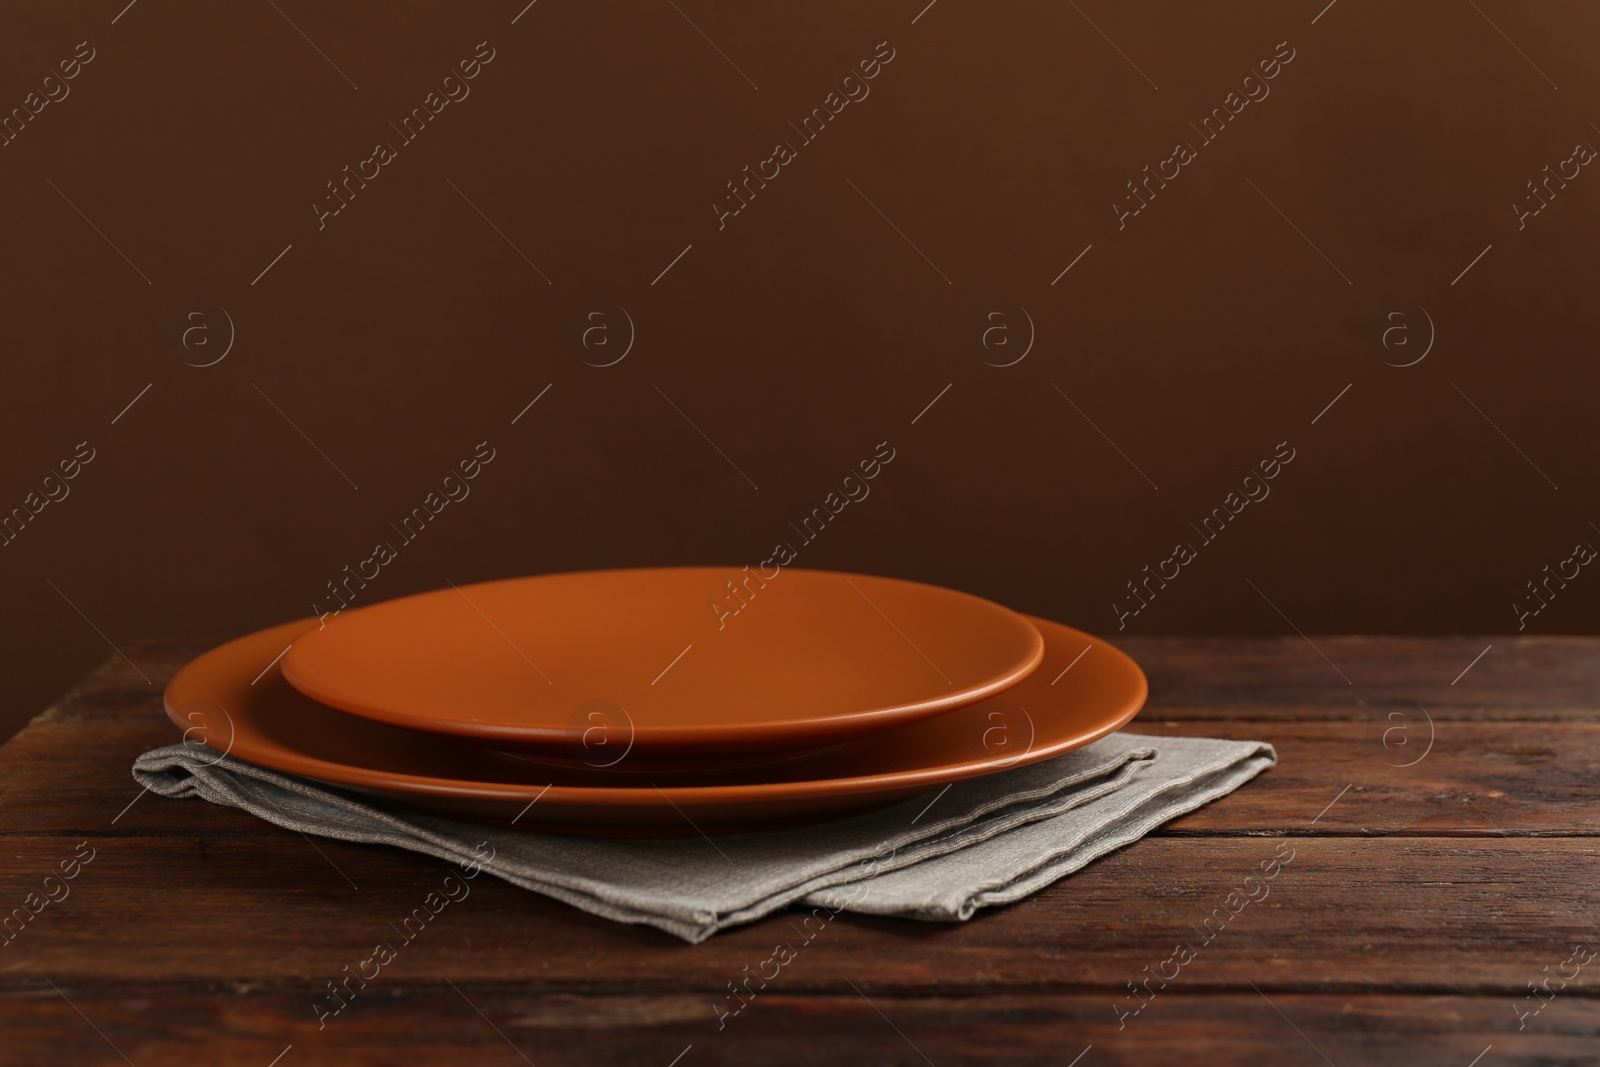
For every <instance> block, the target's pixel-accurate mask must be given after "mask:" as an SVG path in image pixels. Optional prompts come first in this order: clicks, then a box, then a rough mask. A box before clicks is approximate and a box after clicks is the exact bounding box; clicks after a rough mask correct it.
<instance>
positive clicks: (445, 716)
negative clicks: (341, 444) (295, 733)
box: [283, 567, 1043, 760]
mask: <svg viewBox="0 0 1600 1067" xmlns="http://www.w3.org/2000/svg"><path fill="white" fill-rule="evenodd" d="M1042 651H1043V645H1042V644H1041V642H1040V639H1039V635H1038V633H1037V632H1036V631H1035V630H1034V628H1033V627H1032V626H1030V625H1029V624H1028V623H1027V621H1026V620H1024V619H1023V618H1022V617H1021V616H1019V615H1017V614H1016V613H1014V612H1012V611H1009V610H1007V609H1006V608H1003V607H1001V606H1000V605H999V604H995V603H992V602H991V601H988V600H983V599H980V598H978V597H975V596H970V595H968V594H966V593H958V592H955V591H954V590H950V589H941V588H938V587H937V586H931V585H923V584H921V583H918V582H906V581H900V580H897V579H893V578H876V577H869V576H866V575H858V574H839V573H834V572H831V571H806V570H793V569H790V568H782V569H776V568H775V569H774V570H773V571H772V572H771V575H770V577H767V578H763V577H762V575H761V572H759V571H757V570H754V569H748V570H746V571H744V572H741V571H739V570H736V569H732V568H717V567H664V568H654V569H642V570H617V571H587V572H580V573H575V574H552V575H541V576H538V577H533V578H515V579H509V580H505V581H496V582H484V583H481V584H477V585H467V586H461V587H452V588H448V589H441V590H436V591H434V592H431V593H423V594H420V595H417V596H408V597H402V598H400V599H398V600H390V601H386V602H384V603H381V604H375V605H373V606H372V607H368V608H362V609H358V610H352V611H349V612H345V613H343V614H341V615H339V616H337V617H335V618H332V619H330V620H328V621H327V622H326V624H325V625H322V626H319V628H317V629H314V630H312V631H310V632H308V633H306V634H305V635H304V636H302V637H300V638H299V639H297V640H296V641H295V642H294V647H293V648H292V649H291V650H290V651H289V654H288V655H287V656H285V657H284V660H283V673H284V676H285V677H287V678H288V680H289V682H290V684H291V685H293V686H294V687H295V688H296V689H298V690H300V691H301V692H302V693H304V694H306V695H307V696H309V697H311V698H312V699H313V700H317V701H320V702H321V703H324V704H328V705H331V706H333V707H336V708H341V709H343V710H344V711H348V712H352V713H354V714H356V715H362V716H365V717H367V718H371V719H377V720H378V721H380V722H387V723H390V724H391V725H395V726H407V727H411V728H413V729H418V730H427V731H431V732H434V733H444V734H454V735H457V736H461V737H470V738H474V739H478V740H483V741H491V742H495V743H496V745H497V747H502V748H516V749H519V750H523V751H532V752H541V753H544V754H546V755H562V754H565V753H567V752H568V750H569V749H570V748H571V746H572V745H573V744H574V743H575V742H576V741H577V740H578V739H579V738H580V737H582V736H583V735H584V734H585V733H586V732H589V731H591V730H594V729H597V728H598V729H601V730H603V731H609V732H608V733H606V734H605V736H606V737H607V738H608V739H609V740H610V742H611V744H612V748H613V751H621V750H622V749H624V748H627V747H629V746H631V751H632V754H633V755H634V756H635V757H638V758H648V757H652V756H655V757H669V758H670V757H675V756H689V757H692V758H696V759H701V760H704V759H706V758H708V757H716V756H717V755H718V754H719V753H720V754H731V755H735V756H739V755H743V754H746V753H749V752H757V751H772V750H779V749H788V750H793V749H801V748H805V747H808V746H813V747H814V746H817V745H828V744H834V743H836V742H839V741H844V740H847V739H850V738H854V737H860V736H862V735H864V734H867V733H871V732H873V731H876V730H883V729H887V728H890V727H895V726H901V725H904V724H906V723H909V722H914V721H916V720H918V719H922V718H927V717H928V716H931V715H937V714H939V713H940V712H943V711H948V710H950V709H952V708H957V707H960V706H962V705H964V704H972V703H975V702H977V701H979V700H982V699H984V698H985V697H989V696H992V695H994V694H995V693H998V692H1000V691H1001V690H1004V689H1006V688H1008V687H1010V686H1011V685H1014V684H1015V683H1016V682H1018V681H1020V680H1021V679H1022V678H1024V677H1026V676H1027V675H1028V673H1029V672H1030V671H1032V670H1033V668H1034V667H1035V666H1037V665H1038V663H1039V657H1040V655H1041V653H1042ZM590 736H591V737H594V736H597V735H595V734H592V733H591V734H590Z"/></svg>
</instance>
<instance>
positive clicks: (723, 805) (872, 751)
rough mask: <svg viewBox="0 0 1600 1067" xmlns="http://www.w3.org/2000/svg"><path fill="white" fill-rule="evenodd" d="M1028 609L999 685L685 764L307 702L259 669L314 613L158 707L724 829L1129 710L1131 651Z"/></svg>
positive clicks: (637, 830) (447, 785)
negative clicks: (1024, 635)
mask: <svg viewBox="0 0 1600 1067" xmlns="http://www.w3.org/2000/svg"><path fill="white" fill-rule="evenodd" d="M1031 621H1032V625H1034V626H1036V627H1037V632H1039V633H1040V634H1042V636H1043V642H1044V646H1045V652H1044V662H1043V664H1042V666H1041V667H1040V669H1039V670H1038V671H1036V672H1034V673H1033V674H1032V675H1030V676H1029V677H1028V678H1027V679H1025V680H1024V681H1023V682H1021V683H1020V684H1018V685H1017V686H1015V687H1014V688H1012V689H1010V690H1008V691H1007V692H1005V693H1003V694H1001V695H1000V696H997V697H994V698H991V699H989V700H986V701H983V702H982V703H979V704H975V705H970V706H967V707H964V708H960V709H957V710H955V711H952V712H949V713H947V714H944V715H940V716H938V717H936V718H932V719H927V720H924V721H922V722H918V723H913V724H911V725H908V726H902V727H899V728H897V729H894V730H890V731H886V732H883V733H878V734H874V735H872V736H870V737H866V738H863V739H861V740H857V741H851V742H846V743H844V744H840V745H836V746H834V747H832V748H829V749H827V750H825V751H821V752H813V753H809V754H806V755H803V756H799V757H796V758H792V759H788V760H783V761H778V762H772V763H767V764H764V765H762V766H760V767H755V768H732V769H724V770H717V771H707V772H698V773H695V774H694V775H692V776H690V775H685V774H673V775H662V774H658V773H655V772H652V771H645V772H630V771H628V770H627V764H626V761H624V762H623V763H620V764H618V765H616V766H614V767H612V768H611V769H609V770H593V769H589V768H570V767H553V766H550V765H547V764H543V763H536V762H531V761H529V760H527V759H514V758H510V757H507V756H505V755H503V754H500V753H497V752H495V751H493V750H492V749H490V748H488V747H486V746H484V745H482V744H480V743H474V742H471V741H468V740H464V739H458V738H453V737H442V736H439V735H435V734H428V733H423V732H421V731H416V730H408V729H405V728H403V727H398V726H390V725H388V724H385V723H379V722H374V721H372V720H369V719H365V718H361V717H358V716H354V715H346V714H344V713H342V712H339V711H337V710H334V709H332V708H328V707H326V706H324V705H321V704H318V703H316V702H315V701H313V700H311V699H309V698H308V697H306V696H305V695H303V694H302V693H300V692H298V691H297V690H295V689H294V688H292V687H291V686H290V685H288V683H287V682H285V681H284V679H283V677H282V675H281V673H280V672H279V671H278V670H276V669H270V665H271V664H272V663H273V661H274V659H275V658H276V657H277V656H279V655H280V653H281V652H282V651H283V649H284V647H285V646H286V645H287V644H288V643H289V642H290V641H292V640H293V639H294V638H295V637H297V636H298V635H300V634H301V633H303V632H304V631H305V630H306V628H307V627H308V626H313V627H314V620H302V621H300V622H294V623H288V624H286V625H283V626H277V627H274V628H272V629H270V630H263V631H261V632H259V633H255V634H251V635H250V636H248V637H242V638H240V639H238V640H236V641H231V642H229V643H228V644H225V645H223V646H221V647H219V648H215V649H213V650H211V651H210V652H207V653H206V654H205V655H203V656H201V657H199V658H198V659H196V660H194V661H193V662H192V663H190V664H188V665H187V666H185V667H184V668H183V669H182V670H181V671H179V672H178V674H177V676H176V677H175V678H173V680H172V682H171V684H170V685H168V686H167V692H166V707H167V714H168V716H169V717H170V718H171V719H172V721H173V722H175V723H177V724H178V726H180V727H182V728H183V729H184V730H185V737H186V739H188V740H190V741H199V742H203V743H205V744H207V745H208V746H209V747H210V748H213V749H215V750H217V751H219V752H226V753H227V754H229V755H231V756H234V757H237V758H239V759H243V760H248V761H250V762H252V763H257V764H260V765H262V766H264V767H270V768H273V769H275V770H279V771H285V772H288V773H290V774H296V775H301V776H304V777H306V778H311V779H315V780H317V781H320V782H323V783H325V784H328V785H331V786H334V787H337V788H340V789H345V790H353V791H356V792H359V793H365V794H368V795H370V796H372V797H375V798H379V799H381V800H387V801H397V802H400V803H403V804H406V805H410V806H413V807H420V808H427V809H430V810H434V811H439V812H445V813H449V814H452V815H456V816H458V817H465V818H469V819H474V820H479V821H485V822H494V823H498V824H501V825H515V826H517V827H518V828H521V829H528V830H539V831H543V832H552V833H581V834H596V835H599V834H626V835H637V836H667V835H692V834H695V833H700V832H704V833H733V832H738V831H744V830H755V829H767V828H772V827H778V826H783V825H793V824H796V823H802V822H814V821H818V820H822V819H827V818H832V817H836V816H840V815H845V814H849V813H852V812H856V811H862V810H867V809H870V808H874V807H881V806H883V805H886V804H891V803H894V802H895V801H898V800H902V799H905V798H907V797H910V796H914V795H916V794H918V793H921V792H924V791H927V790H932V789H938V788H940V787H942V786H944V785H945V784H947V783H949V782H953V781H957V780H959V779H963V778H973V777H978V776H981V775H985V774H993V773H995V772H997V771H1001V770H1006V769H1008V768H1010V767H1020V766H1023V765H1025V764H1028V763H1033V762H1036V761H1038V760H1042V759H1047V758H1049V757H1051V756H1056V755H1059V754H1061V753H1063V752H1066V751H1068V750H1070V749H1073V748H1077V747H1079V746H1080V745H1086V744H1088V743H1089V742H1091V741H1094V740H1097V739H1098V738H1101V737H1103V736H1105V735H1106V734H1109V733H1111V732H1112V731H1114V730H1116V729H1117V728H1118V727H1120V726H1122V725H1123V724H1124V723H1126V722H1127V721H1128V720H1129V719H1131V718H1133V716H1134V715H1135V714H1136V713H1137V712H1138V710H1139V708H1140V707H1141V706H1142V705H1143V704H1144V699H1145V694H1146V691H1147V690H1146V685H1145V679H1144V675H1143V673H1142V672H1140V670H1139V668H1138V666H1137V665H1136V664H1135V663H1134V662H1133V661H1132V660H1131V659H1129V658H1128V657H1127V656H1126V655H1124V654H1123V653H1121V652H1119V651H1118V650H1117V649H1116V648H1114V647H1112V646H1111V645H1109V644H1107V643H1106V642H1104V641H1101V640H1099V639H1098V638H1094V637H1090V636H1089V635H1087V634H1084V633H1081V632H1080V631H1078V630H1074V629H1071V628H1070V627H1066V626H1062V625H1059V624H1058V623H1053V622H1047V621H1045V620H1043V619H1034V620H1031ZM691 778H692V780H690V779H691Z"/></svg>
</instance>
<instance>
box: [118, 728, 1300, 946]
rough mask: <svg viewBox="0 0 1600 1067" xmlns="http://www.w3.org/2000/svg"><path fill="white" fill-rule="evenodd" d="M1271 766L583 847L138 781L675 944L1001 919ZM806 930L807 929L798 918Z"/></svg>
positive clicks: (228, 772)
mask: <svg viewBox="0 0 1600 1067" xmlns="http://www.w3.org/2000/svg"><path fill="white" fill-rule="evenodd" d="M1276 761H1277V754H1276V753H1275V752H1274V751H1273V749H1272V746H1271V745H1268V744H1265V743H1263V742H1257V741H1220V740H1212V739H1208V738H1194V737H1152V736H1146V735H1139V734H1120V733H1119V734H1113V735H1111V736H1110V737H1106V738H1103V739H1102V740H1100V741H1097V742H1095V743H1094V744H1092V745H1086V746H1085V747H1083V748H1080V749H1076V750H1074V751H1072V752H1068V753H1066V754H1064V755H1061V756H1057V757H1055V758H1054V759H1049V760H1044V761H1042V762H1039V763H1035V764H1032V765H1029V766H1026V767H1019V768H1016V769H1014V770H1007V771H1001V772H999V773H996V774H991V775H988V776H986V777H983V778H975V779H970V780H967V781H962V782H956V783H954V784H953V785H950V786H948V787H946V788H945V789H944V790H943V791H942V792H932V791H930V792H929V793H928V794H924V795H923V796H919V797H914V798H912V799H911V800H908V801H905V802H904V803H901V804H897V805H895V806H893V807H889V808H884V809H881V810H878V811H874V812H869V813H867V814H865V815H857V816H852V817H850V818H847V819H839V820H835V821H833V822H827V823H822V824H820V825H816V826H807V827H801V828H798V829H790V830H772V831H767V832H763V833H750V834H731V835H727V836H722V837H715V838H708V837H704V836H697V837H684V838H652V839H630V838H583V837H565V836H556V835H550V834H539V833H530V832H526V831H521V830H502V829H497V828H492V827H485V826H479V825H477V824H474V823H467V822H460V821H456V820H452V819H446V818H441V817H439V816H435V815H429V814H426V813H423V812H420V811H414V812H408V813H406V814H404V815H401V814H398V813H396V812H393V811H388V810H381V809H378V808H375V807H372V806H371V805H369V804H366V803H363V802H362V801H359V800H356V799H354V798H352V797H350V796H346V795H343V794H340V793H335V792H332V791H330V790H328V789H326V788H324V787H322V786H319V785H315V784H313V783H311V782H309V781H307V780H305V779H302V778H296V777H293V776H291V775H286V774H280V773H278V772H276V771H270V770H267V769H266V768H263V767H258V766H256V765H254V764H250V763H245V762H243V761H242V760H236V759H232V758H230V757H227V756H224V755H222V754H221V753H218V752H215V751H213V750H211V749H208V748H205V747H204V746H201V745H181V744H180V745H171V746H168V747H166V748H158V749H153V750H152V751H149V752H146V753H145V754H144V755H142V756H140V757H139V758H138V759H137V760H136V761H135V762H134V766H133V776H134V778H135V780H137V781H138V782H139V783H140V784H141V785H143V786H145V787H146V788H147V789H149V790H151V791H152V792H155V793H160V794H162V795H164V796H169V797H190V796H198V797H200V798H201V799H203V800H209V801H211V802H212V803H214V804H223V805H226V806H228V807H234V808H242V809H243V810H245V811H248V812H250V813H252V814H254V815H257V816H259V817H261V818H263V819H265V820H267V821H268V822H270V823H273V824H275V825H277V826H282V827H285V828H286V829H290V830H298V831H300V832H302V833H306V834H317V835H319V836H322V837H331V838H337V839H339V840H341V841H357V842H363V843H368V844H386V845H396V846H398V847H400V848H405V849H410V850H411V851H413V852H422V853H425V854H427V855H430V856H436V857H438V858H439V859H442V860H446V861H448V862H451V863H456V864H460V865H462V866H463V868H465V869H467V870H469V871H471V872H472V873H474V874H475V873H476V872H477V870H480V869H481V870H486V871H488V872H489V873H490V874H493V875H496V876H497V877H499V878H502V879H504V880H505V881H508V882H510V883H512V884H513V885H518V886H522V887H523V888H525V889H532V890H534V891H535V892H539V893H544V894H545V895H547V896H551V897H554V898H556V899H557V900H561V901H565V902H566V903H568V904H571V905H573V906H574V907H578V908H582V909H583V910H585V911H589V912H593V913H594V914H596V915H603V916H605V917H606V918H608V919H614V920H616V921H618V922H628V923H646V924H648V925H651V926H656V927H659V928H660V929H662V930H665V931H667V932H668V933H670V934H673V935H675V936H677V937H681V938H683V939H684V940H685V941H690V942H698V941H703V940H705V939H706V938H707V937H710V936H711V935H712V934H714V933H716V932H717V931H718V930H721V929H725V928H727V927H730V926H736V925H738V924H740V923H747V922H750V921H752V920H754V919H758V918H760V917H761V916H763V915H766V914H768V913H769V912H772V911H776V910H777V909H779V908H783V907H785V906H787V905H790V904H796V903H798V904H801V905H803V906H805V907H808V908H811V909H812V915H814V916H818V915H820V917H821V918H822V919H823V920H824V921H825V920H826V919H827V918H831V917H832V916H833V915H835V914H837V913H838V912H840V911H858V912H867V913H871V914H875V915H898V916H904V917H907V918H914V919H930V920H943V921H960V920H964V919H968V918H971V916H972V914H973V913H974V912H975V911H976V910H977V909H978V908H981V907H986V906H989V905H993V904H1007V903H1010V902H1012V901H1015V900H1020V899H1021V898H1023V897H1025V896H1027V895H1028V894H1029V893H1032V892H1034V891H1036V890H1038V889H1040V888H1043V887H1044V886H1046V885H1049V884H1050V883H1051V882H1054V881H1056V880H1057V879H1059V878H1063V877H1065V876H1066V875H1069V874H1071V873H1073V872H1074V871H1077V870H1079V869H1080V868H1082V867H1084V866H1085V865H1086V864H1088V863H1090V862H1091V861H1093V860H1095V859H1096V858H1098V857H1100V856H1103V855H1105V854H1106V853H1107V852H1110V851H1112V850H1113V849H1117V848H1121V847H1122V846H1124V845H1127V844H1131V843H1132V842H1134V841H1137V840H1138V839H1139V838H1140V837H1143V836H1144V835H1145V834H1147V833H1149V832H1150V831H1151V830H1153V829H1155V828H1156V827H1158V826H1160V825H1162V824H1163V823H1166V822H1168V821H1169V820H1171V819H1174V818H1177V817H1178V816H1179V815H1182V814H1185V813H1186V812H1190V811H1193V810H1194V809H1196V808H1198V807H1200V806H1201V805H1203V804H1206V803H1208V802H1210V801H1212V800H1215V799H1216V798H1218V797H1221V796H1225V795H1226V794H1228V793H1230V792H1232V791H1233V790H1235V789H1237V788H1238V787H1239V786H1241V785H1243V784H1244V783H1245V782H1247V781H1249V780H1250V779H1251V778H1253V777H1255V776H1256V775H1257V774H1259V773H1260V772H1261V771H1263V770H1265V769H1266V768H1267V767H1270V766H1272V764H1273V763H1275V762H1276ZM805 921H806V922H807V923H809V922H811V921H812V920H811V918H810V917H808V918H807V919H806V920H805Z"/></svg>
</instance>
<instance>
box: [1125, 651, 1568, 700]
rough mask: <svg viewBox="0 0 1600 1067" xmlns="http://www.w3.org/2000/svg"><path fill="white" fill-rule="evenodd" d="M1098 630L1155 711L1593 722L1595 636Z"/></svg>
mask: <svg viewBox="0 0 1600 1067" xmlns="http://www.w3.org/2000/svg"><path fill="white" fill-rule="evenodd" d="M1106 636H1107V637H1109V638H1110V639H1111V640H1112V641H1113V642H1115V643H1116V644H1117V645H1118V646H1119V647H1121V648H1122V649H1124V650H1125V651H1126V652H1127V653H1128V654H1129V655H1131V656H1132V657H1133V658H1134V659H1135V660H1137V661H1138V662H1139V664H1140V666H1142V667H1143V668H1144V670H1145V673H1146V675H1147V676H1148V677H1149V679H1150V708H1151V710H1152V711H1153V712H1155V713H1156V714H1158V715H1159V716H1160V717H1162V718H1174V719H1176V718H1251V717H1268V718H1272V719H1274V720H1279V721H1281V720H1283V719H1328V718H1355V719H1362V718H1366V717H1367V716H1368V715H1369V714H1370V713H1371V711H1372V709H1374V708H1382V709H1388V708H1401V709H1407V708H1416V707H1417V706H1419V705H1420V706H1421V707H1424V708H1427V709H1428V711H1429V712H1430V713H1431V714H1432V715H1433V716H1434V718H1435V719H1535V720H1537V719H1569V720H1580V721H1594V720H1596V719H1597V718H1600V640H1597V639H1595V638H1593V637H1508V636H1489V637H1337V636H1336V637H1322V636H1313V637H1312V638H1311V639H1310V641H1307V640H1306V639H1305V638H1302V637H1297V636H1293V637H1244V638H1241V637H1140V636H1137V635H1131V634H1124V635H1115V634H1108V635H1106ZM1313 642H1314V643H1315V647H1313ZM1491 644H1492V645H1493V647H1492V648H1489V651H1488V652H1487V653H1485V654H1484V655H1483V657H1482V658H1481V659H1477V657H1478V655H1479V653H1482V652H1483V651H1484V649H1485V648H1488V646H1490V645H1491ZM1319 650H1320V653H1319ZM1324 656H1325V657H1326V658H1324ZM1475 659H1476V660H1477V662H1476V663H1474V662H1473V661H1474V660H1475ZM1329 661H1331V665H1330V662H1329ZM1469 667H1470V668H1471V669H1470V670H1469V669H1468V668H1469ZM1463 671H1465V673H1464V674H1463V673H1462V672H1463ZM1341 672H1342V673H1341ZM1346 679H1348V681H1347V680H1346ZM1458 679H1459V680H1458Z"/></svg>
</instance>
